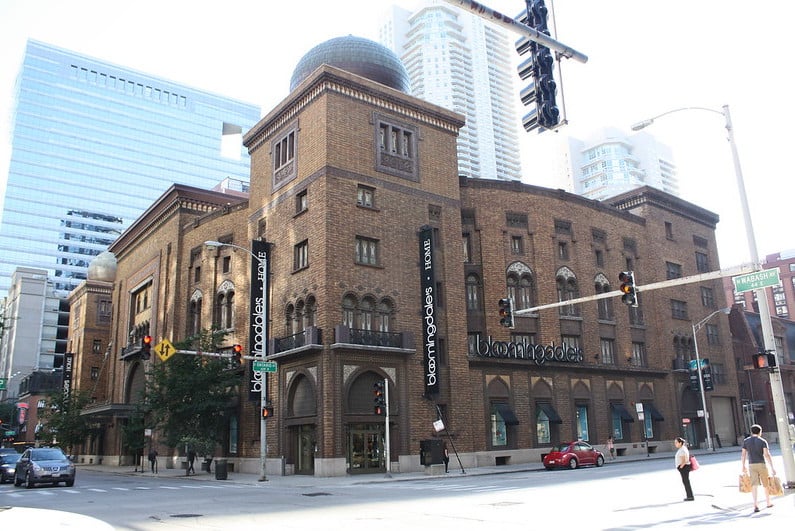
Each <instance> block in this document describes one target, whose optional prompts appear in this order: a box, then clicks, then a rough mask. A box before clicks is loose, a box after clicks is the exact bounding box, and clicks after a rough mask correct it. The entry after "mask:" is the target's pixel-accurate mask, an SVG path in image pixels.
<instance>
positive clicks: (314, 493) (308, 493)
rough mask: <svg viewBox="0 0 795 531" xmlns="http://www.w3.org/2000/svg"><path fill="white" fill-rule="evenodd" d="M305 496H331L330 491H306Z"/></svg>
mask: <svg viewBox="0 0 795 531" xmlns="http://www.w3.org/2000/svg"><path fill="white" fill-rule="evenodd" d="M303 496H331V494H329V493H328V492H306V493H304V494H303Z"/></svg>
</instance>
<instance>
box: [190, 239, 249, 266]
mask: <svg viewBox="0 0 795 531" xmlns="http://www.w3.org/2000/svg"><path fill="white" fill-rule="evenodd" d="M204 245H206V246H207V247H234V248H235V249H240V250H241V251H245V252H247V253H248V254H250V255H251V256H253V257H254V259H255V260H257V261H260V260H261V259H260V257H259V256H257V255H256V254H254V253H252V252H251V250H250V249H246V248H245V247H241V246H240V245H235V244H234V243H224V242H217V241H215V240H207V241H206V242H204Z"/></svg>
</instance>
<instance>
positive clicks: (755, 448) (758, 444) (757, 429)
mask: <svg viewBox="0 0 795 531" xmlns="http://www.w3.org/2000/svg"><path fill="white" fill-rule="evenodd" d="M746 459H747V460H748V467H746V466H745V461H746ZM740 460H741V463H742V466H743V474H746V473H749V472H750V475H751V496H752V497H753V499H754V512H755V513H758V512H759V505H758V504H757V495H756V488H757V487H758V486H759V484H760V483H761V484H762V487H763V488H764V489H765V501H766V502H767V506H768V508H770V507H773V504H772V503H770V491H769V490H768V487H769V481H770V475H769V473H768V470H767V465H768V464H770V473H772V474H773V475H774V476H775V475H776V470H775V469H774V468H773V458H772V457H771V456H770V450H769V449H768V445H767V441H766V440H765V439H763V438H762V426H760V425H759V424H754V425H753V426H751V436H750V437H746V438H745V440H744V441H743V451H742V455H741V457H740Z"/></svg>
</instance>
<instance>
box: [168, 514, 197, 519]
mask: <svg viewBox="0 0 795 531" xmlns="http://www.w3.org/2000/svg"><path fill="white" fill-rule="evenodd" d="M170 516H171V518H197V517H199V516H204V515H203V514H193V513H185V514H172V515H170Z"/></svg>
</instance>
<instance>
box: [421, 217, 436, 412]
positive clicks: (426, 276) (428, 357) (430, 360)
mask: <svg viewBox="0 0 795 531" xmlns="http://www.w3.org/2000/svg"><path fill="white" fill-rule="evenodd" d="M420 296H421V298H422V349H423V354H424V358H423V368H424V369H425V375H424V376H423V378H424V380H425V396H426V397H427V396H430V395H435V394H438V393H439V374H438V372H437V371H438V364H437V360H438V351H437V348H438V344H439V342H438V339H437V329H436V298H437V297H436V275H435V274H434V271H433V229H432V228H431V227H429V226H428V225H423V226H422V227H420Z"/></svg>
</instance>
